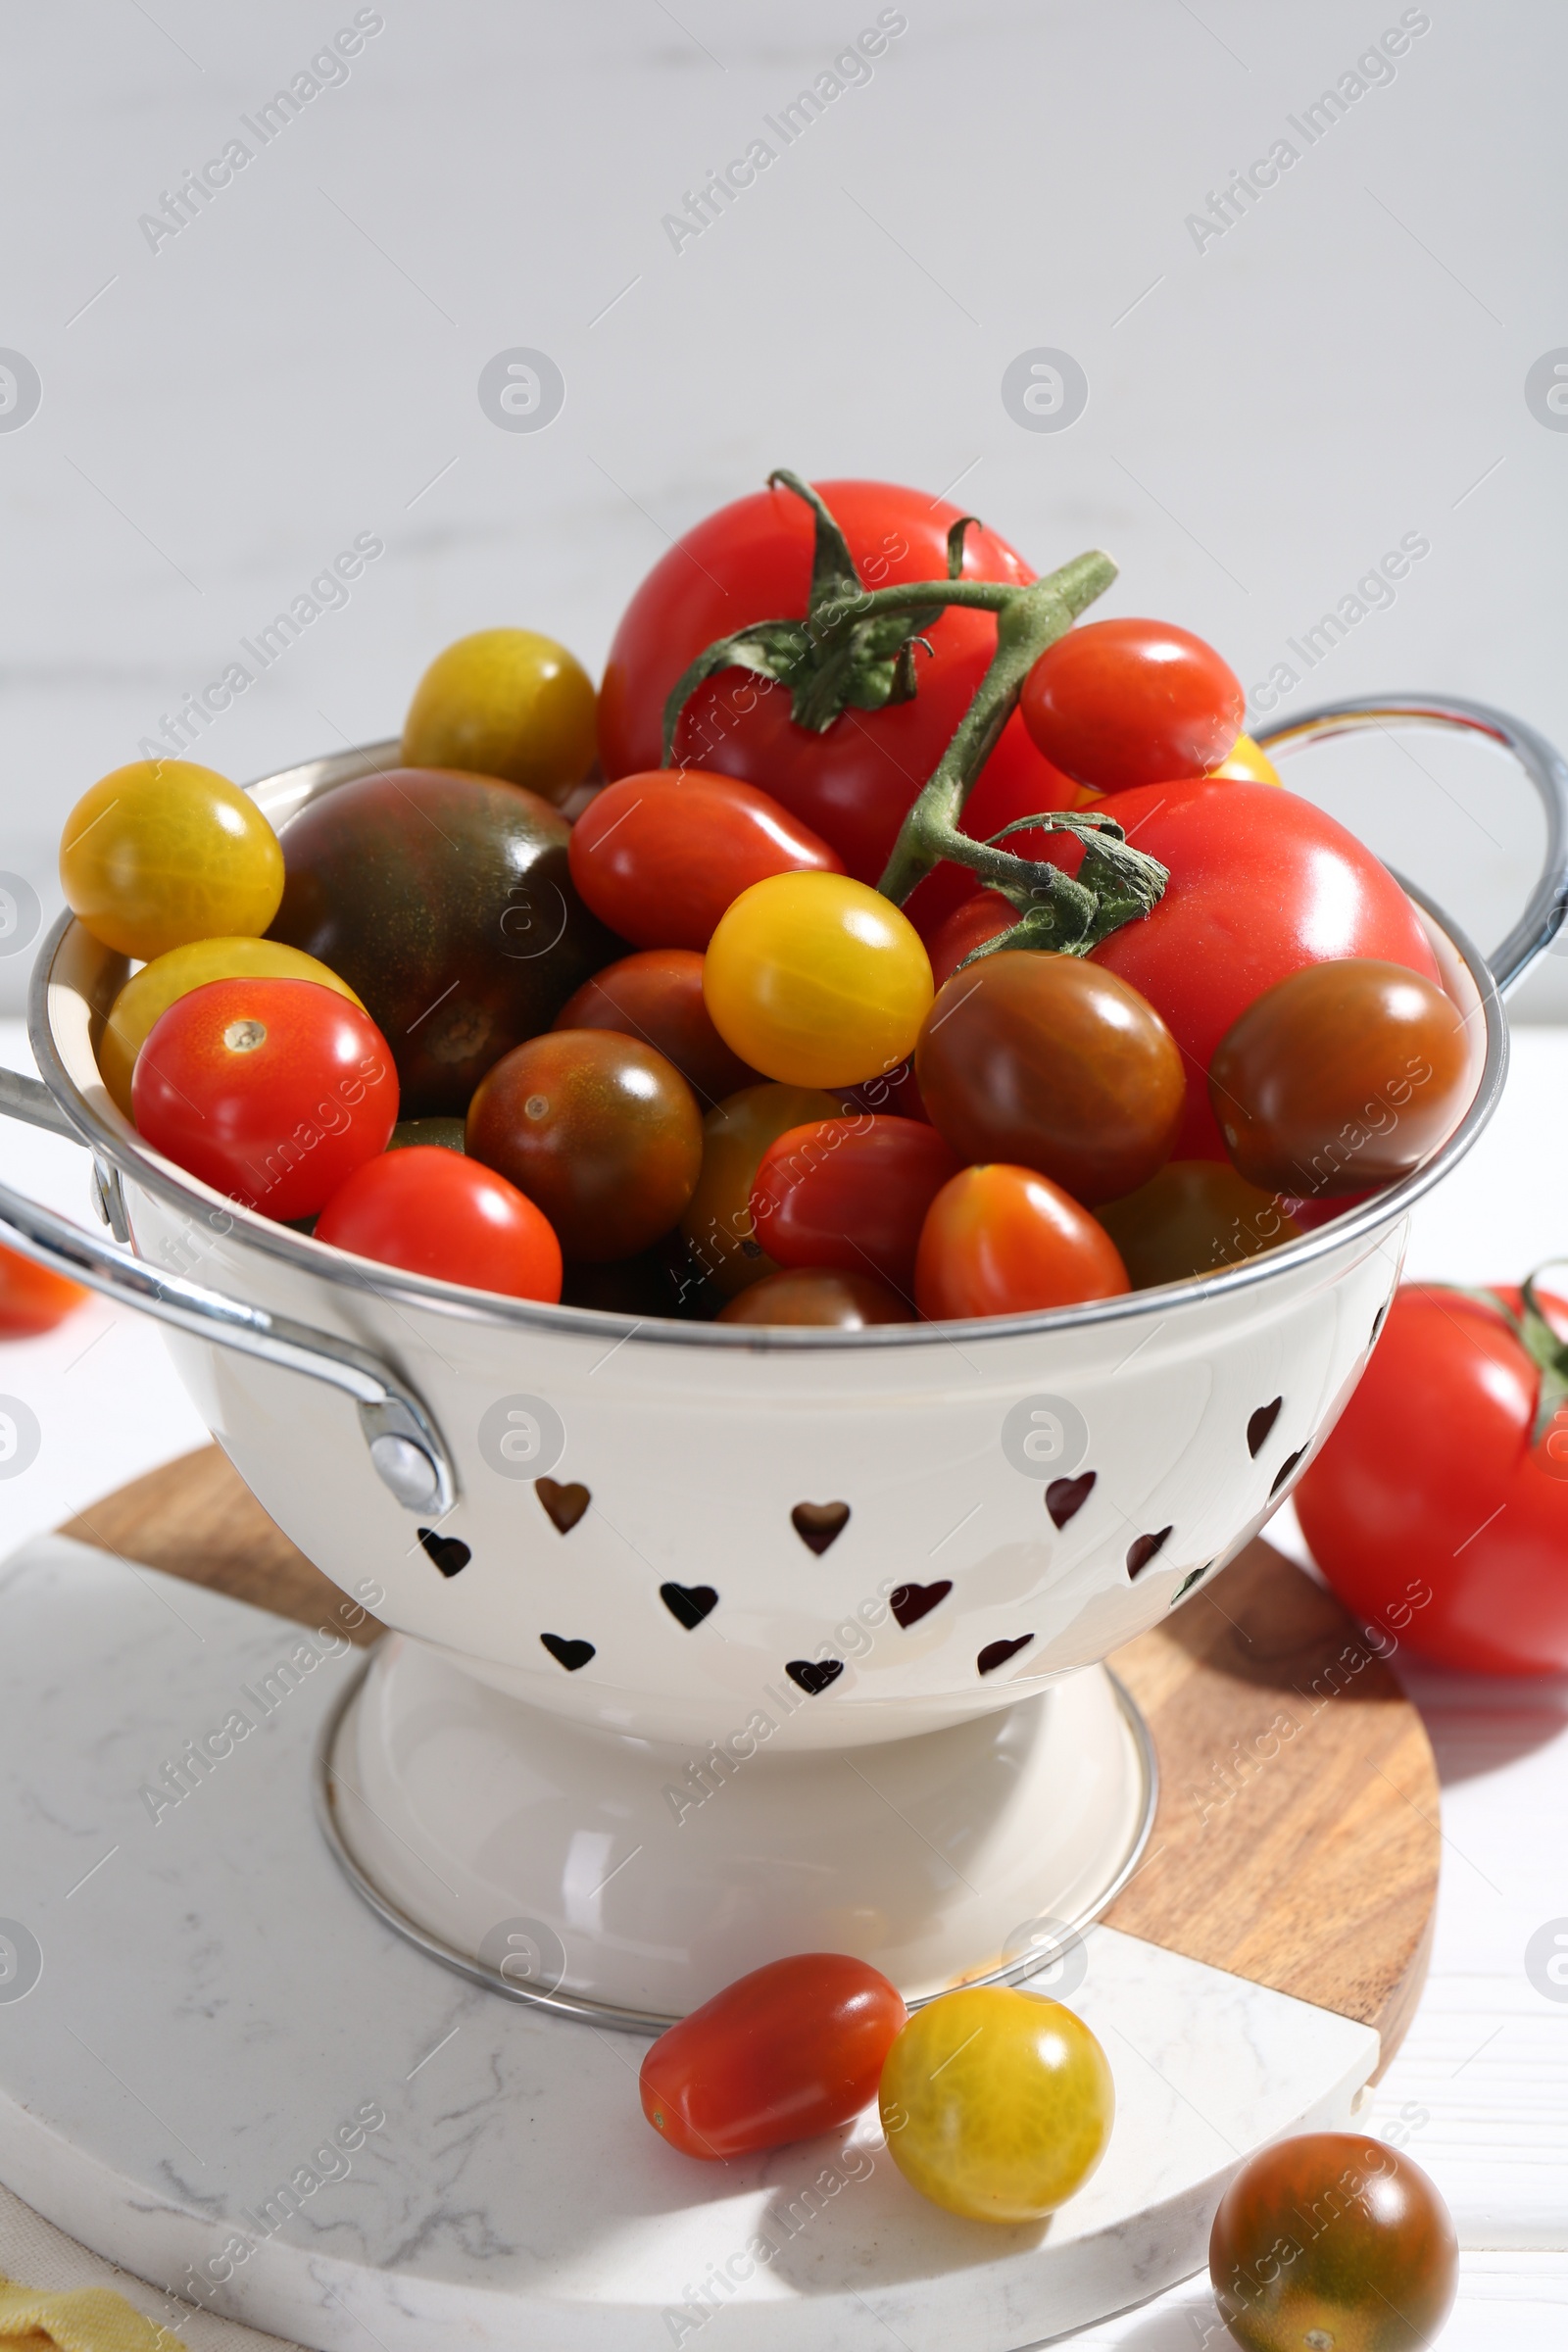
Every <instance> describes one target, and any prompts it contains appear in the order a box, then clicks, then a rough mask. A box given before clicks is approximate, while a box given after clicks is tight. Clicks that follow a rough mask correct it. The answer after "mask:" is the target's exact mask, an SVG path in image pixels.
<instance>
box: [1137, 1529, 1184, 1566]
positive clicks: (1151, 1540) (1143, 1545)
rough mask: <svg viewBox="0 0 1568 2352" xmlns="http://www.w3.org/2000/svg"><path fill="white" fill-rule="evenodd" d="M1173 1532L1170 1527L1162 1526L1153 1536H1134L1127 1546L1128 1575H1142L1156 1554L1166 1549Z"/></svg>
mask: <svg viewBox="0 0 1568 2352" xmlns="http://www.w3.org/2000/svg"><path fill="white" fill-rule="evenodd" d="M1173 1532H1174V1531H1173V1530H1172V1529H1170V1528H1168V1527H1161V1528H1158V1529H1157V1530H1156V1531H1155V1533H1154V1534H1153V1535H1152V1536H1134V1538H1133V1540H1132V1542H1131V1543H1130V1544H1128V1546H1127V1573H1128V1575H1129V1576H1142V1574H1143V1572H1144V1570H1145V1569H1146V1568H1147V1567H1148V1566H1149V1563H1150V1561H1151V1560H1152V1559H1153V1558H1154V1556H1155V1554H1156V1553H1158V1552H1161V1551H1163V1550H1164V1548H1165V1545H1166V1544H1168V1543H1169V1541H1170V1539H1171V1535H1172V1533H1173Z"/></svg>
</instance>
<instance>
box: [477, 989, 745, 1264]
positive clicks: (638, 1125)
mask: <svg viewBox="0 0 1568 2352" xmlns="http://www.w3.org/2000/svg"><path fill="white" fill-rule="evenodd" d="M467 1149H468V1154H469V1157H470V1158H473V1159H479V1160H483V1162H484V1163H485V1165H486V1167H490V1168H494V1169H495V1170H496V1171H497V1172H498V1174H500V1175H502V1176H505V1177H506V1179H507V1181H508V1182H509V1183H510V1184H515V1186H516V1188H517V1190H518V1192H519V1193H526V1194H527V1196H528V1198H529V1200H530V1201H535V1202H536V1203H537V1204H538V1206H539V1207H540V1208H542V1209H543V1210H544V1212H545V1215H546V1216H547V1217H548V1218H549V1219H550V1222H551V1224H552V1225H553V1226H554V1227H555V1229H556V1233H557V1235H558V1236H559V1238H560V1241H561V1246H562V1250H563V1251H564V1254H565V1255H566V1256H567V1257H569V1258H576V1259H580V1260H583V1261H584V1262H586V1263H588V1264H601V1263H603V1262H604V1261H605V1260H606V1259H610V1258H618V1257H632V1256H635V1254H636V1253H637V1251H638V1250H645V1249H647V1247H648V1245H649V1244H650V1243H651V1242H655V1241H657V1240H658V1239H659V1237H660V1236H661V1235H662V1234H665V1233H667V1232H668V1231H669V1229H670V1227H671V1226H672V1225H673V1224H674V1223H675V1221H676V1219H677V1218H678V1217H679V1215H680V1213H681V1211H682V1209H683V1208H684V1207H685V1206H686V1203H687V1201H689V1200H690V1199H691V1197H692V1191H693V1188H694V1187H695V1185H696V1183H697V1176H698V1171H699V1169H700V1168H701V1166H702V1164H703V1118H702V1113H701V1111H700V1110H699V1109H698V1107H697V1103H696V1099H695V1097H694V1096H693V1094H692V1090H691V1088H690V1087H689V1086H688V1085H687V1083H686V1081H685V1079H684V1078H683V1077H682V1076H681V1074H680V1072H679V1070H677V1069H676V1068H675V1067H674V1065H673V1064H672V1063H671V1062H668V1061H666V1060H665V1059H664V1056H663V1055H662V1054H656V1053H655V1052H654V1050H653V1048H652V1046H645V1045H643V1044H641V1043H640V1042H639V1041H638V1040H637V1039H636V1038H631V1037H622V1036H620V1035H619V1034H618V1033H617V1032H616V1031H614V1030H613V1029H554V1030H552V1031H551V1032H550V1034H549V1035H548V1036H547V1037H535V1038H530V1039H529V1040H528V1041H527V1043H526V1044H524V1045H520V1046H515V1047H514V1048H513V1050H512V1052H511V1053H510V1054H507V1055H505V1056H504V1058H503V1059H502V1060H500V1061H499V1062H497V1064H496V1066H495V1068H494V1069H493V1070H491V1071H490V1072H489V1073H488V1075H487V1076H486V1077H485V1078H484V1079H482V1080H481V1082H480V1085H479V1088H478V1091H477V1093H476V1094H475V1095H474V1098H473V1101H472V1103H470V1104H469V1106H468V1124H467Z"/></svg>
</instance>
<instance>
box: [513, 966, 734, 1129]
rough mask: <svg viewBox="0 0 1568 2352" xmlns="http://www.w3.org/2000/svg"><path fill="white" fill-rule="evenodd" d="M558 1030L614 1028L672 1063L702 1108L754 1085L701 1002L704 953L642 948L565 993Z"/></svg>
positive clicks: (557, 1025)
mask: <svg viewBox="0 0 1568 2352" xmlns="http://www.w3.org/2000/svg"><path fill="white" fill-rule="evenodd" d="M552 1026H553V1027H554V1028H557V1029H618V1030H619V1031H620V1032H621V1034H622V1035H623V1036H625V1037H640V1038H641V1039H642V1041H643V1044H644V1045H645V1046H652V1047H653V1049H654V1052H655V1053H656V1054H662V1055H663V1056H664V1059H665V1060H666V1061H672V1062H673V1063H674V1065H675V1067H676V1069H677V1070H679V1072H680V1074H681V1076H682V1077H683V1078H684V1079H685V1081H686V1083H687V1085H688V1086H689V1087H690V1088H691V1089H692V1091H693V1093H694V1094H695V1095H696V1096H697V1097H698V1099H699V1101H700V1102H701V1103H702V1105H703V1108H704V1109H705V1110H711V1108H712V1106H713V1104H714V1103H722V1102H723V1100H724V1098H725V1096H726V1095H736V1094H739V1092H740V1090H741V1088H742V1087H743V1086H756V1085H758V1084H759V1083H760V1080H759V1077H758V1073H757V1072H756V1070H754V1069H752V1068H750V1067H749V1066H748V1064H747V1063H745V1062H744V1061H742V1059H741V1057H740V1055H739V1054H732V1053H731V1052H730V1050H729V1048H728V1046H726V1045H725V1043H724V1040H723V1039H722V1038H721V1037H720V1036H719V1034H718V1031H717V1030H716V1029H715V1028H714V1027H713V1019H712V1015H711V1012H710V1011H709V1009H708V1006H707V1005H705V1004H704V1003H703V958H702V957H701V956H699V955H698V954H697V953H696V952H695V951H694V950H693V949H691V948H647V949H645V950H644V952H643V953H642V954H641V955H640V956H622V957H621V959H620V961H619V962H618V963H607V964H606V966H605V968H604V970H603V971H602V972H595V974H594V976H593V978H592V979H591V980H585V981H584V982H583V984H582V986H581V988H579V989H578V991H577V993H576V995H575V996H574V997H570V998H568V999H567V1001H566V1003H565V1004H564V1005H563V1006H562V1008H561V1010H560V1012H558V1013H557V1015H556V1018H555V1020H554V1022H553V1023H552Z"/></svg>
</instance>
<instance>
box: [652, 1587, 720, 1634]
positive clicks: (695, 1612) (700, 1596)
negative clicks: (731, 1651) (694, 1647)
mask: <svg viewBox="0 0 1568 2352" xmlns="http://www.w3.org/2000/svg"><path fill="white" fill-rule="evenodd" d="M659 1597H660V1599H661V1600H662V1602H663V1604H664V1606H665V1608H666V1609H667V1610H668V1611H669V1613H670V1615H671V1616H672V1617H673V1618H674V1619H675V1621H676V1623H677V1624H678V1625H683V1626H684V1627H685V1628H686V1631H687V1632H688V1633H691V1632H693V1631H694V1630H695V1628H696V1627H698V1626H699V1625H701V1624H702V1622H703V1619H704V1618H705V1617H707V1616H709V1615H711V1612H712V1611H713V1610H714V1609H716V1608H717V1606H718V1594H717V1593H715V1592H714V1591H713V1588H712V1586H711V1585H661V1586H660V1588H659Z"/></svg>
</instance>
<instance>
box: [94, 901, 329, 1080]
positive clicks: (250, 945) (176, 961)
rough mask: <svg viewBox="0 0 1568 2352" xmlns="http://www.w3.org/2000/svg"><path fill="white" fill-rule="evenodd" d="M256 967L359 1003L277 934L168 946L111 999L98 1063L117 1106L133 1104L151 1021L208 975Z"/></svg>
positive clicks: (238, 976) (242, 974)
mask: <svg viewBox="0 0 1568 2352" xmlns="http://www.w3.org/2000/svg"><path fill="white" fill-rule="evenodd" d="M252 973H254V974H255V975H256V976H257V977H258V978H262V977H264V976H265V977H266V978H269V979H273V980H314V981H315V982H316V983H317V986H318V987H319V988H331V989H336V991H337V993H338V994H339V996H344V997H347V998H349V999H350V1001H351V1002H352V1003H353V1004H356V1005H358V1003H359V1001H360V1000H359V998H358V997H357V996H355V994H354V991H353V989H352V988H350V987H349V985H348V983H347V982H346V981H344V980H340V979H339V978H338V976H337V974H336V973H335V972H329V971H328V970H327V968H326V966H325V964H324V963H318V962H317V960H316V957H315V956H303V955H301V953H300V951H299V949H298V948H286V947H285V946H284V945H283V943H282V941H281V940H278V939H248V938H244V937H238V938H232V939H202V940H196V941H193V942H192V943H191V945H190V946H189V947H184V948H171V949H170V951H169V953H168V955H167V956H157V957H155V958H154V960H153V961H152V962H151V963H144V964H143V965H142V967H141V970H140V971H139V972H133V973H132V974H131V976H130V978H129V979H128V980H127V981H126V982H125V985H124V987H123V989H122V990H121V992H120V994H119V996H118V997H117V998H116V999H115V1002H114V1005H113V1008H112V1009H111V1011H110V1015H109V1018H108V1020H107V1021H106V1022H105V1023H104V1033H103V1037H102V1040H101V1041H100V1044H99V1047H98V1068H99V1071H100V1073H101V1074H102V1077H103V1082H104V1084H105V1086H106V1087H107V1088H108V1090H109V1092H110V1094H111V1096H112V1097H113V1098H114V1101H115V1103H116V1104H117V1106H118V1107H119V1108H120V1109H121V1110H123V1112H124V1114H125V1116H126V1118H127V1119H129V1118H133V1117H134V1116H135V1113H134V1111H133V1109H132V1107H131V1099H130V1081H131V1073H132V1071H133V1070H134V1069H135V1067H136V1056H137V1054H139V1053H140V1052H141V1050H142V1047H143V1046H144V1045H145V1044H146V1042H147V1038H148V1035H149V1033H150V1031H151V1029H152V1026H153V1023H154V1022H155V1021H156V1020H157V1019H158V1017H159V1015H160V1013H164V1012H167V1011H168V1010H169V1007H170V1005H172V1004H173V1003H174V1002H175V1000H176V999H177V998H179V997H183V996H188V995H189V993H190V991H191V990H192V989H193V988H201V987H204V986H205V984H206V983H207V982H208V981H209V980H242V979H246V978H248V977H249V976H250V975H251V974H252Z"/></svg>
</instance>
